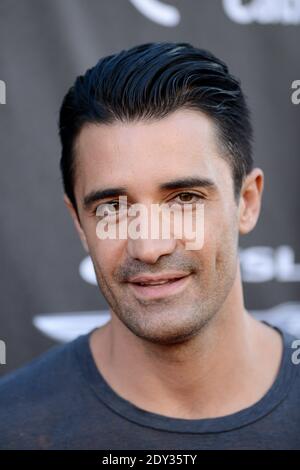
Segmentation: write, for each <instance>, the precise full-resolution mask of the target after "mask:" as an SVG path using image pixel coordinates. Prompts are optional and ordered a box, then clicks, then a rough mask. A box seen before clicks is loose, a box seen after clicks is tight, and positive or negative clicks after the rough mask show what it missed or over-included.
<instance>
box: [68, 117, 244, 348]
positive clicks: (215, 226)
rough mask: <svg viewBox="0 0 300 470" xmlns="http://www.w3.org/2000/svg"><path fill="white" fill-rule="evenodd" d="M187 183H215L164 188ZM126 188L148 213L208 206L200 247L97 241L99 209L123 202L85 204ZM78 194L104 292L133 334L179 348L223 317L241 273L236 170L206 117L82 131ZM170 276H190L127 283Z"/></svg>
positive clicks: (82, 221) (169, 242) (156, 241)
mask: <svg viewBox="0 0 300 470" xmlns="http://www.w3.org/2000/svg"><path fill="white" fill-rule="evenodd" d="M190 178H199V180H205V181H209V182H210V184H208V185H207V184H204V185H201V184H199V186H198V185H194V186H193V187H186V186H185V185H184V182H183V184H182V185H180V186H178V185H177V186H176V185H174V184H173V186H170V185H168V184H167V183H170V182H173V183H174V181H178V180H183V179H190ZM163 185H164V186H163ZM162 186H163V187H162ZM119 187H121V188H123V192H122V193H119V194H120V195H121V194H126V195H127V203H128V205H132V204H136V203H141V204H144V205H145V206H146V207H147V208H148V209H149V211H150V206H151V204H162V203H165V204H171V203H174V202H176V203H179V204H182V205H183V204H186V203H188V204H191V203H193V204H194V205H195V203H196V202H198V203H202V204H204V243H203V247H202V248H201V249H199V250H187V249H186V245H185V240H184V239H174V238H170V239H151V238H150V237H149V238H148V239H141V238H140V239H131V238H127V239H106V240H101V239H99V238H98V237H97V234H96V225H97V222H99V218H98V217H97V216H96V214H95V212H96V209H97V207H99V206H102V205H105V206H106V207H107V204H108V203H110V204H109V206H108V207H111V206H113V207H114V208H116V207H118V206H117V201H118V196H117V195H116V196H114V197H112V196H107V197H105V198H104V199H98V200H95V201H94V202H91V203H90V205H87V206H85V205H84V200H86V201H87V196H89V195H90V194H91V193H93V192H96V191H103V190H106V189H111V188H119ZM187 193H188V194H187ZM75 196H76V200H77V204H78V211H79V218H80V224H81V228H82V233H83V234H84V237H85V239H86V243H87V245H88V248H89V252H90V255H91V258H92V260H93V263H94V268H95V272H96V276H97V280H98V284H99V287H100V288H101V290H102V292H103V295H104V296H105V298H106V300H107V302H108V303H109V305H110V308H111V310H112V312H113V313H114V314H115V315H116V316H117V317H118V318H119V319H120V320H121V321H122V322H123V324H125V325H126V326H127V327H128V328H129V329H130V330H131V331H132V332H133V333H134V334H136V335H137V336H139V337H141V338H144V339H146V340H149V341H151V342H156V343H160V344H171V343H176V342H179V341H182V340H186V339H188V338H190V337H192V336H194V335H196V334H197V333H198V332H199V331H200V330H201V328H202V327H203V325H204V324H206V323H207V322H208V321H209V320H210V319H212V318H213V317H214V315H215V314H216V313H217V312H218V311H219V310H220V308H221V307H222V304H223V303H224V301H225V299H226V298H227V296H228V294H229V292H230V290H231V289H232V286H233V283H234V280H235V277H236V272H237V246H238V206H237V204H236V202H235V200H234V190H233V179H232V171H231V168H230V166H229V164H228V163H227V162H226V161H225V160H224V159H223V158H222V157H221V156H220V148H219V145H218V143H217V138H216V135H215V129H214V127H213V124H212V121H211V120H210V119H209V118H208V117H207V116H206V115H204V114H202V113H200V112H198V111H192V110H183V109H181V110H179V111H176V112H174V113H173V114H170V115H169V116H167V117H165V118H163V119H161V120H156V121H152V122H150V121H148V122H145V121H144V122H142V121H137V122H134V123H133V122H131V123H120V122H115V123H114V124H110V125H95V124H91V125H88V126H85V127H84V128H83V129H82V131H81V133H80V135H79V136H78V138H77V141H76V177H75ZM111 201H115V202H113V203H112V202H111ZM102 207H103V206H102ZM166 273H177V275H181V276H184V278H183V279H181V280H177V281H175V282H174V281H171V282H170V283H168V284H167V285H164V286H162V285H161V286H152V287H151V286H148V287H143V286H141V285H139V284H136V283H133V282H129V280H132V279H133V278H134V277H135V278H136V277H137V276H141V275H143V276H147V275H149V276H151V275H152V276H153V275H164V274H166ZM171 284H172V286H171Z"/></svg>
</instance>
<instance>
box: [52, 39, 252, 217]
mask: <svg viewBox="0 0 300 470" xmlns="http://www.w3.org/2000/svg"><path fill="white" fill-rule="evenodd" d="M179 108H187V109H193V110H198V111H202V112H204V113H205V114H206V115H208V116H210V117H211V118H212V120H213V122H214V124H215V127H216V131H217V133H216V135H217V137H218V141H219V143H220V144H221V146H220V148H221V149H222V150H221V155H222V156H223V157H224V158H226V159H227V160H228V162H229V164H230V165H231V168H232V174H233V183H234V193H235V197H236V198H237V199H238V197H239V193H240V189H241V185H242V182H243V179H244V177H245V176H246V175H247V174H248V173H249V172H250V171H251V169H252V165H253V161H252V152H251V141H252V128H251V123H250V119H249V109H248V107H247V104H246V101H245V97H244V95H243V92H242V90H241V88H240V82H239V80H237V79H236V78H235V77H233V76H232V75H231V74H230V73H229V71H228V67H227V66H226V64H225V63H224V62H222V61H221V60H220V59H218V58H216V57H215V56H214V55H213V54H211V53H210V52H208V51H206V50H203V49H198V48H196V47H194V46H192V45H191V44H189V43H170V42H156V43H147V44H142V45H139V46H136V47H133V48H131V49H128V50H122V51H121V52H119V53H116V54H113V55H110V56H107V57H103V58H102V59H100V60H99V62H98V63H97V64H96V65H95V66H94V67H92V68H91V69H89V70H87V71H86V73H85V74H84V75H80V76H78V77H77V78H76V80H75V83H74V85H73V86H72V87H71V88H70V89H69V91H68V93H67V94H66V96H65V97H64V100H63V103H62V106H61V109H60V117H59V135H60V139H61V143H62V156H61V161H60V168H61V172H62V179H63V185H64V190H65V193H66V194H67V196H68V197H69V199H70V200H71V202H72V204H73V206H74V208H75V209H76V210H77V204H76V200H75V195H74V180H75V155H74V146H75V145H74V144H75V141H76V137H77V136H78V134H79V132H80V130H81V129H82V128H83V126H84V125H85V124H88V123H95V124H111V123H113V122H115V121H121V122H130V121H136V120H152V119H154V120H155V119H160V118H163V117H165V116H167V115H168V114H170V113H172V112H173V111H175V110H178V109H179Z"/></svg>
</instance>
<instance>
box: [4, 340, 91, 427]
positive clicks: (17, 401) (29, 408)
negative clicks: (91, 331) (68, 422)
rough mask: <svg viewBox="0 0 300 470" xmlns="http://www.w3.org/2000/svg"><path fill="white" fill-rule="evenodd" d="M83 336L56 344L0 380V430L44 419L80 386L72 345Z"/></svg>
mask: <svg viewBox="0 0 300 470" xmlns="http://www.w3.org/2000/svg"><path fill="white" fill-rule="evenodd" d="M85 337H86V335H84V336H81V337H79V338H77V339H75V340H74V341H71V342H70V343H66V344H63V345H57V346H54V347H52V348H51V349H49V350H48V351H46V352H45V353H43V354H42V355H40V356H39V357H37V358H36V359H34V360H32V361H31V362H29V363H28V364H26V365H25V366H23V367H21V368H19V369H17V370H16V371H14V372H11V373H9V374H7V375H6V376H4V377H2V378H1V379H0V428H2V430H4V429H5V426H11V425H12V423H15V424H19V425H21V424H22V423H24V422H25V421H28V420H30V421H34V420H35V419H42V418H43V417H44V418H45V413H48V414H49V413H51V412H52V411H53V410H58V409H59V408H60V406H62V404H63V402H64V403H66V401H67V400H68V395H70V394H72V393H74V390H76V386H77V385H78V384H80V383H81V374H80V368H79V367H77V356H76V345H78V344H80V342H82V341H84V338H85Z"/></svg>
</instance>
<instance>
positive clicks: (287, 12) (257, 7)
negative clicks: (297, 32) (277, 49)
mask: <svg viewBox="0 0 300 470" xmlns="http://www.w3.org/2000/svg"><path fill="white" fill-rule="evenodd" d="M129 1H130V3H131V4H132V5H133V6H134V7H135V8H136V9H137V10H138V11H139V12H140V13H141V14H142V15H144V16H145V17H146V18H148V19H150V20H151V21H154V22H155V23H158V24H160V25H162V26H166V27H174V26H177V25H178V24H179V22H180V20H181V14H180V11H179V10H178V8H176V7H175V6H174V5H170V4H169V3H165V2H163V1H159V0H129ZM222 3H223V9H224V12H225V14H226V15H227V16H228V18H230V19H231V20H232V21H234V22H235V23H239V24H250V23H261V24H276V23H281V24H286V25H288V24H299V23H300V0H293V1H291V0H248V1H247V2H245V1H244V0H223V2H222Z"/></svg>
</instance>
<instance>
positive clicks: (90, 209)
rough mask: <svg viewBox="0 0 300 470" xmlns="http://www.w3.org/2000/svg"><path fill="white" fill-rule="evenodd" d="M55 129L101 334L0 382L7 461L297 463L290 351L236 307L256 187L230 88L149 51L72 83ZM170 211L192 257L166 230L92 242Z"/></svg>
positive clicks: (216, 69) (148, 47) (192, 65)
mask: <svg viewBox="0 0 300 470" xmlns="http://www.w3.org/2000/svg"><path fill="white" fill-rule="evenodd" d="M59 129H60V137H61V142H62V158H61V170H62V176H63V183H64V189H65V196H64V198H65V203H66V205H67V207H68V209H69V211H70V214H71V216H72V218H73V220H74V223H75V226H76V229H77V231H78V234H79V236H80V238H81V241H82V243H83V246H84V247H85V249H86V250H87V251H88V252H89V254H90V256H91V258H92V261H93V264H94V268H95V272H96V276H97V280H98V284H99V287H100V288H101V290H102V292H103V294H104V296H105V298H106V299H107V302H108V304H109V306H110V312H111V320H110V321H109V322H108V323H107V324H106V325H105V326H103V327H101V328H97V329H95V330H93V331H92V332H91V333H90V334H88V335H83V336H80V337H79V338H78V339H76V340H75V341H73V342H71V343H69V344H66V345H63V346H57V347H55V348H53V349H51V350H50V351H48V352H47V353H45V354H43V355H42V356H41V357H40V358H37V359H35V360H34V361H33V362H32V363H31V364H29V365H28V366H26V367H24V368H22V369H21V370H19V371H17V372H15V373H12V374H10V375H9V376H7V377H6V378H4V379H3V380H2V383H1V387H0V397H1V405H2V411H1V414H0V416H1V419H0V422H1V446H2V447H3V448H22V449H40V448H42V449H198V450H201V449H279V448H284V449H294V448H300V435H299V432H298V429H299V425H300V406H299V405H300V396H299V386H300V378H299V370H298V369H299V367H297V365H296V364H294V362H293V361H292V352H293V350H292V348H291V346H292V342H293V339H294V338H293V337H292V336H290V335H288V334H287V333H285V332H283V331H281V330H279V329H276V328H274V327H271V326H270V325H268V324H267V323H261V322H259V321H257V320H255V319H254V318H253V317H252V316H250V314H249V313H248V312H247V310H246V309H245V307H244V302H243V291H242V283H241V274H240V268H239V262H238V241H239V234H246V233H248V232H250V231H251V230H252V229H253V228H254V226H255V225H256V222H257V219H258V217H259V212H260V205H261V196H262V191H263V172H262V171H261V170H260V169H259V168H253V162H252V156H251V138H252V132H251V124H250V121H249V111H248V108H247V104H246V102H245V99H244V96H243V93H242V91H241V89H240V85H239V81H238V80H236V79H235V78H234V77H233V76H232V75H231V74H230V73H229V71H228V68H227V66H226V65H225V64H224V63H223V62H222V61H220V60H219V59H217V58H216V57H214V56H213V55H212V54H210V53H209V52H207V51H204V50H200V49H197V48H195V47H193V46H192V45H190V44H187V43H148V44H143V45H140V46H137V47H134V48H132V49H129V50H124V51H121V52H120V53H118V54H114V55H111V56H109V57H104V58H103V59H101V60H100V61H99V62H98V64H96V65H95V67H93V68H91V69H90V70H88V71H87V72H86V73H85V75H84V76H80V77H78V78H77V80H76V81H75V84H74V86H73V87H71V88H70V90H69V92H68V93H67V95H66V96H65V99H64V102H63V104H62V108H61V113H60V122H59ZM175 203H176V204H177V207H179V209H180V210H179V213H180V211H182V212H183V210H184V209H185V208H187V212H188V213H189V214H190V217H192V221H193V222H197V220H198V219H197V217H198V216H199V218H200V216H201V214H202V215H203V220H204V224H203V225H201V227H203V234H202V235H203V243H202V244H201V247H200V248H199V247H198V249H187V237H186V236H185V233H184V234H183V235H182V236H181V237H175V236H174V233H175V232H174V225H172V230H173V231H172V232H170V233H172V236H169V237H165V238H164V237H163V236H162V235H161V232H160V236H159V237H153V236H150V235H149V232H147V233H148V236H146V237H141V236H140V237H136V236H128V233H127V236H126V237H123V238H122V237H120V236H119V237H114V236H101V233H100V232H101V230H99V225H98V224H99V223H103V221H104V222H105V224H106V229H107V230H108V231H107V232H106V233H109V230H110V229H112V228H116V226H120V225H121V223H122V221H123V222H124V220H126V221H128V220H129V219H130V218H131V217H130V209H131V208H132V207H134V206H135V205H136V204H140V205H142V207H143V208H145V209H146V211H145V212H144V218H145V217H147V216H148V215H149V221H150V225H151V216H150V213H151V211H150V209H151V208H152V206H153V205H158V206H159V207H165V206H167V207H172V206H173V204H175ZM199 207H200V208H202V212H201V211H199V212H196V209H197V208H199ZM142 220H143V219H140V223H141V221H142ZM153 220H154V217H153ZM160 220H161V219H160ZM163 220H164V221H165V220H166V219H164V218H163ZM172 220H173V223H174V219H172ZM161 223H163V221H162V220H161ZM105 224H104V225H105ZM104 225H103V226H104ZM103 226H102V225H100V229H101V227H102V228H103ZM114 233H116V232H114ZM102 235H103V232H102ZM200 238H201V237H200Z"/></svg>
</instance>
